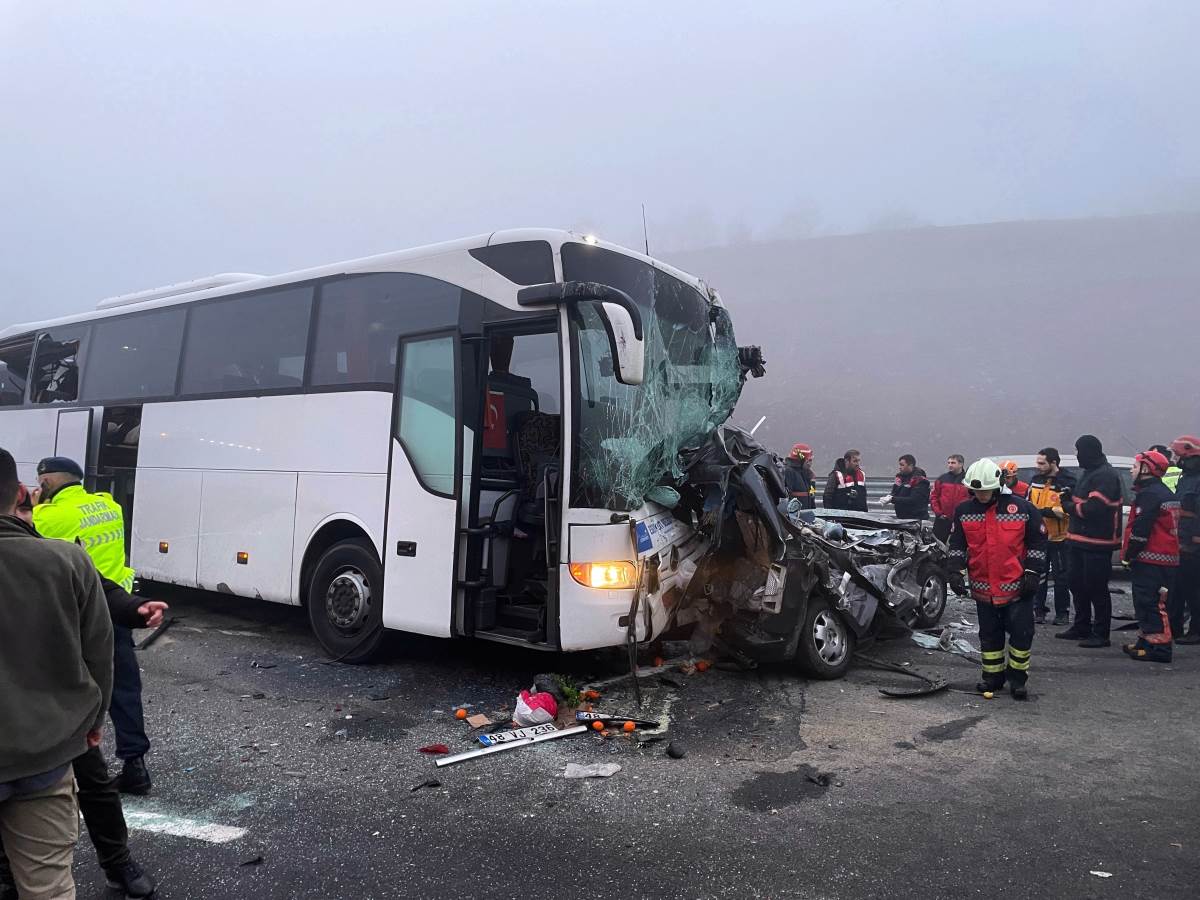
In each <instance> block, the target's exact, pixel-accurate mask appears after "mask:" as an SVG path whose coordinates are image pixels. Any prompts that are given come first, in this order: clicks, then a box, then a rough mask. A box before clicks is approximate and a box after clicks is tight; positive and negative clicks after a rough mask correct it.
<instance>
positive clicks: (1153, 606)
mask: <svg viewBox="0 0 1200 900" xmlns="http://www.w3.org/2000/svg"><path fill="white" fill-rule="evenodd" d="M1169 464H1170V460H1168V459H1167V458H1166V457H1165V456H1163V455H1162V454H1161V453H1159V452H1158V451H1157V450H1147V451H1145V452H1144V453H1139V454H1138V455H1137V456H1135V457H1134V458H1133V465H1131V466H1130V467H1129V473H1130V474H1131V475H1132V476H1133V490H1134V492H1135V493H1136V497H1135V499H1134V503H1133V509H1132V510H1131V511H1130V513H1129V524H1127V525H1126V526H1125V539H1124V541H1123V542H1122V544H1121V565H1123V566H1127V567H1128V568H1129V571H1130V575H1131V576H1132V579H1131V580H1132V587H1133V609H1134V612H1135V613H1136V614H1137V620H1138V626H1139V629H1140V630H1139V632H1138V639H1137V641H1136V642H1135V643H1133V644H1125V645H1124V646H1122V647H1121V649H1122V650H1124V651H1125V652H1126V653H1127V654H1129V656H1130V657H1132V658H1133V659H1136V660H1139V661H1143V662H1158V663H1169V662H1170V661H1171V622H1170V620H1169V619H1168V617H1167V602H1166V598H1167V596H1168V595H1169V594H1170V593H1171V588H1172V583H1173V582H1174V580H1175V570H1176V569H1177V568H1178V567H1179V501H1178V500H1176V499H1175V495H1174V494H1173V493H1172V492H1171V489H1170V488H1169V487H1167V486H1166V485H1165V484H1163V480H1162V479H1163V476H1164V475H1166V474H1167V467H1168V465H1169Z"/></svg>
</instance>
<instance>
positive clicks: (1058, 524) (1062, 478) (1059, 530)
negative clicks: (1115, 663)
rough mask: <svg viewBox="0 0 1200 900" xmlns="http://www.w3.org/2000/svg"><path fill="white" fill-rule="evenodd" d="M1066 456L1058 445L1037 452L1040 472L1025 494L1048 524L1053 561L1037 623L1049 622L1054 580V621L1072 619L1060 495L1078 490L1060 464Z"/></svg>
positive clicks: (1039, 597)
mask: <svg viewBox="0 0 1200 900" xmlns="http://www.w3.org/2000/svg"><path fill="white" fill-rule="evenodd" d="M1061 464H1062V457H1061V456H1059V453H1058V450H1056V449H1055V448H1054V447H1043V448H1042V449H1041V450H1039V451H1038V455H1037V472H1036V473H1035V474H1034V475H1033V478H1032V479H1031V480H1030V482H1029V487H1028V489H1027V491H1026V493H1025V497H1026V499H1027V500H1029V502H1030V503H1032V504H1033V505H1034V506H1036V507H1037V508H1038V509H1039V510H1041V513H1042V521H1043V522H1044V523H1045V525H1046V537H1047V539H1048V542H1047V544H1046V562H1047V563H1048V564H1049V566H1048V568H1047V571H1046V577H1045V578H1043V579H1042V584H1041V586H1040V587H1039V588H1038V594H1037V606H1036V608H1035V609H1034V611H1033V612H1034V622H1036V623H1037V624H1038V625H1041V624H1042V623H1044V622H1045V621H1046V615H1047V613H1049V611H1050V610H1049V607H1048V606H1047V604H1046V598H1047V596H1048V594H1049V592H1050V580H1051V579H1053V580H1054V624H1055V625H1069V624H1070V622H1071V585H1070V573H1069V572H1068V570H1067V549H1068V548H1067V526H1068V522H1069V520H1068V518H1067V514H1066V511H1065V510H1063V506H1062V502H1061V501H1060V500H1059V495H1060V494H1061V493H1062V492H1063V491H1066V492H1068V493H1070V492H1071V491H1073V490H1075V478H1074V476H1072V475H1071V474H1070V473H1069V472H1064V471H1063V470H1062V469H1060V468H1059V466H1060V465H1061Z"/></svg>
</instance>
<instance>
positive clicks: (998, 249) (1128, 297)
mask: <svg viewBox="0 0 1200 900" xmlns="http://www.w3.org/2000/svg"><path fill="white" fill-rule="evenodd" d="M670 262H672V263H673V264H675V265H678V266H680V267H681V268H683V269H685V270H687V271H690V272H694V273H696V274H699V275H701V276H702V277H704V278H705V279H707V280H708V281H709V283H710V284H712V285H713V286H714V287H716V288H717V289H718V290H719V291H720V292H721V295H722V297H723V298H724V300H725V302H726V304H727V305H728V306H729V307H730V310H731V312H732V314H733V317H734V322H735V325H736V328H737V336H738V341H739V343H742V344H750V343H757V344H761V345H762V346H763V350H764V354H765V355H766V358H767V364H768V372H767V377H766V378H764V379H761V380H760V381H757V382H753V383H751V384H750V385H748V387H747V389H746V391H745V394H744V395H743V399H742V403H741V405H740V406H739V407H738V411H737V413H736V414H735V418H734V421H735V422H737V423H738V424H743V425H749V424H753V423H754V422H755V421H757V419H758V417H759V416H760V415H764V414H765V415H767V416H768V419H767V422H766V423H765V424H764V425H763V427H762V428H761V429H760V430H759V432H758V435H759V436H760V437H762V438H764V439H765V440H766V442H767V443H768V444H770V445H772V446H774V447H776V448H778V449H783V448H785V447H788V446H790V445H791V444H792V443H793V442H794V441H795V440H804V441H807V442H808V443H811V444H812V445H813V446H814V447H815V448H817V468H818V470H820V471H828V468H829V466H830V465H831V462H832V459H833V458H834V457H835V456H836V455H839V454H840V453H841V451H842V450H844V449H845V448H846V447H849V446H854V447H858V448H860V449H862V450H863V451H864V454H865V460H864V465H865V467H866V468H867V470H868V472H871V473H874V474H884V473H885V472H886V471H890V470H891V469H892V468H893V466H894V463H895V458H896V456H897V455H898V454H900V453H903V452H906V451H911V452H913V453H914V454H916V456H917V457H918V459H919V460H920V461H921V463H922V464H923V465H925V466H926V467H927V468H928V469H929V471H930V473H931V474H934V473H937V472H941V471H942V469H943V465H942V463H943V462H944V457H945V454H947V453H949V452H954V451H961V452H963V453H965V454H967V455H968V457H970V456H974V455H977V454H980V453H984V452H997V453H1001V452H1009V453H1033V452H1036V451H1037V450H1038V449H1039V448H1040V447H1042V446H1044V445H1046V444H1054V445H1057V446H1058V447H1059V448H1060V449H1062V450H1063V451H1064V452H1068V451H1070V449H1071V447H1072V445H1073V442H1074V439H1075V437H1076V436H1078V435H1079V434H1080V433H1082V432H1085V431H1090V432H1093V433H1095V434H1097V435H1098V436H1099V437H1100V438H1101V439H1102V440H1103V441H1104V443H1105V446H1106V447H1107V448H1108V449H1110V450H1111V452H1114V453H1121V454H1128V453H1129V452H1130V451H1131V450H1132V449H1134V448H1135V447H1136V448H1138V449H1140V448H1142V447H1144V446H1146V445H1147V444H1149V443H1153V442H1156V441H1169V440H1170V439H1171V438H1173V437H1174V436H1175V435H1176V434H1178V433H1180V432H1183V431H1189V432H1195V431H1198V430H1200V399H1198V394H1200V392H1198V390H1197V364H1198V363H1200V350H1198V348H1200V302H1198V300H1200V215H1171V216H1141V217H1130V218H1120V219H1088V220H1074V221H1042V222H1014V223H998V224H988V225H971V226H962V227H953V228H922V229H914V230H909V231H887V232H878V233H872V234H864V235H851V236H845V237H828V238H817V239H811V240H797V241H780V242H771V243H755V244H743V245H739V246H728V247H718V248H713V249H708V250H703V251H696V252H688V253H680V254H674V255H672V256H671V257H670Z"/></svg>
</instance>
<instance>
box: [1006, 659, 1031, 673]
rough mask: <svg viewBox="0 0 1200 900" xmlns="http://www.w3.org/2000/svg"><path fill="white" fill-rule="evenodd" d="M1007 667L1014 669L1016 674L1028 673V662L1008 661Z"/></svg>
mask: <svg viewBox="0 0 1200 900" xmlns="http://www.w3.org/2000/svg"><path fill="white" fill-rule="evenodd" d="M1008 667H1009V668H1010V669H1016V670H1017V671H1018V672H1027V671H1029V660H1025V661H1024V662H1021V661H1020V660H1018V659H1010V660H1009V661H1008Z"/></svg>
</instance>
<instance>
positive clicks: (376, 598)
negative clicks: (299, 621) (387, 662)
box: [308, 538, 384, 663]
mask: <svg viewBox="0 0 1200 900" xmlns="http://www.w3.org/2000/svg"><path fill="white" fill-rule="evenodd" d="M308 621H309V624H310V625H311V626H312V630H313V634H315V635H316V636H317V640H318V641H319V642H320V644H321V646H322V647H323V648H325V652H326V653H328V654H329V655H330V656H331V657H333V658H334V659H335V660H340V661H341V662H347V663H365V662H369V661H370V660H371V659H373V658H374V657H375V656H376V655H378V653H379V651H380V649H381V648H382V646H383V638H384V628H383V567H382V566H381V565H380V564H379V558H378V557H377V556H376V555H375V548H374V547H373V546H371V543H370V542H369V541H366V540H363V539H361V538H354V539H351V540H345V541H339V542H338V543H336V544H334V545H333V546H332V547H330V548H329V549H328V550H326V551H325V552H324V553H322V554H321V558H320V559H318V560H317V564H316V565H315V566H314V567H313V573H312V580H311V581H310V582H309V587H308Z"/></svg>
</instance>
